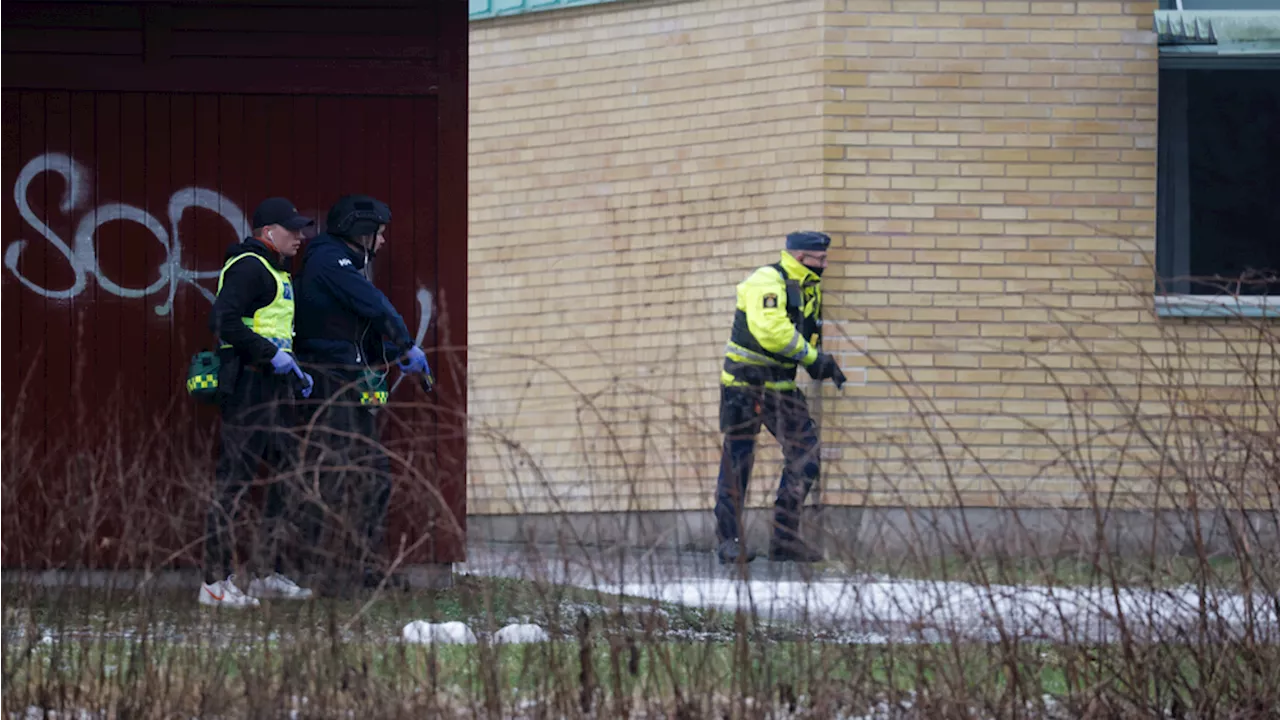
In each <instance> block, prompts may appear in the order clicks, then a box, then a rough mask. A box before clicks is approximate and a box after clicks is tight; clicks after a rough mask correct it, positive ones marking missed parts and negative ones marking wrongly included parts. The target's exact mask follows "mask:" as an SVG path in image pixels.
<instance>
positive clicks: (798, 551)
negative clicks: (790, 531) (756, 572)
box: [769, 537, 826, 563]
mask: <svg viewBox="0 0 1280 720" xmlns="http://www.w3.org/2000/svg"><path fill="white" fill-rule="evenodd" d="M825 559H826V558H825V557H824V556H823V554H822V551H821V550H818V549H817V548H813V547H809V545H808V544H807V543H805V542H803V541H801V540H783V539H781V538H777V537H775V538H774V539H773V542H771V543H769V560H771V561H772V562H796V563H817V562H822V561H823V560H825Z"/></svg>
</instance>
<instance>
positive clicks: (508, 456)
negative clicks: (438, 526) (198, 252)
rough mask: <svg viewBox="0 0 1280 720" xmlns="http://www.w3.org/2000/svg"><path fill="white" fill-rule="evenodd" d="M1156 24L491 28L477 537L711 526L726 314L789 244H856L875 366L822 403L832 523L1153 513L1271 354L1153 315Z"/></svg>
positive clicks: (811, 8)
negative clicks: (808, 233)
mask: <svg viewBox="0 0 1280 720" xmlns="http://www.w3.org/2000/svg"><path fill="white" fill-rule="evenodd" d="M1154 7H1155V5H1154V3H1121V2H1100V3H1088V2H1081V3H1074V2H1066V3H1040V2H949V1H945V0H897V1H893V0H849V1H848V2H847V3H846V2H843V1H842V0H812V1H802V0H688V1H686V2H646V1H645V0H635V1H634V2H623V3H613V4H606V5H602V6H598V7H594V8H586V9H583V10H579V11H562V12H552V13H544V14H535V15H531V16H527V17H522V18H516V19H509V20H497V21H484V22H477V23H473V24H472V33H471V93H472V94H471V98H472V99H471V103H472V104H471V148H470V149H471V168H470V172H471V190H470V195H471V203H470V222H471V226H470V238H471V250H470V256H469V259H470V282H471V288H472V292H471V297H470V309H469V312H470V318H469V322H470V333H471V338H470V340H471V344H472V355H471V366H470V368H469V372H470V377H471V382H472V389H471V401H470V402H471V404H470V411H471V415H472V428H473V435H472V442H471V460H470V463H471V475H470V478H469V481H470V491H469V492H470V500H469V502H470V506H469V509H470V512H472V513H476V514H486V513H509V512H543V511H548V510H556V509H562V510H570V511H582V510H620V509H672V508H691V509H692V508H698V509H701V508H707V507H709V505H710V501H711V492H712V488H713V485H714V479H715V461H716V459H717V457H718V443H719V436H718V434H717V433H716V411H717V387H716V378H717V372H718V367H719V363H720V360H721V355H720V353H721V350H722V348H723V343H724V340H725V337H726V334H727V326H728V323H729V321H730V319H731V313H732V308H733V286H734V284H735V283H737V282H738V281H739V280H740V279H741V278H742V277H743V276H744V275H745V274H746V273H747V272H749V271H750V270H751V269H752V268H753V267H755V266H757V265H759V264H763V263H767V262H772V261H774V260H775V259H776V255H777V252H778V248H779V247H780V243H781V237H782V236H783V235H784V234H785V233H786V232H788V231H790V230H793V229H796V228H800V227H812V228H817V229H824V230H827V231H828V232H830V233H832V235H833V237H834V238H835V244H834V249H833V251H832V260H833V265H834V267H833V268H832V269H831V270H829V271H828V273H827V276H826V278H827V279H826V285H827V291H828V301H827V303H828V305H827V307H828V311H827V315H828V320H829V321H831V322H829V324H828V331H827V336H828V342H829V343H830V346H831V347H832V349H835V350H839V351H843V352H844V354H843V355H842V357H843V358H844V359H845V363H846V365H847V366H849V367H854V368H858V370H855V371H854V372H851V375H852V376H853V378H854V380H855V382H854V383H853V384H852V385H851V386H849V387H846V389H845V390H844V392H843V393H835V392H834V391H832V390H830V389H827V390H824V391H822V392H820V393H818V394H817V395H816V396H815V397H814V398H813V400H814V405H815V410H816V412H818V414H819V415H820V417H821V421H822V424H823V426H824V444H825V446H826V450H825V455H826V457H827V460H826V464H825V466H824V467H825V470H824V481H823V486H824V493H825V494H824V500H825V501H826V502H830V503H839V504H848V503H854V504H859V503H864V502H869V503H878V504H887V505H901V504H904V503H909V504H936V503H948V504H954V503H957V502H963V503H965V504H969V505H987V506H991V505H1007V504H1051V505H1071V504H1077V503H1080V502H1082V501H1083V499H1082V490H1083V489H1084V488H1087V487H1089V486H1090V485H1091V483H1093V482H1094V481H1098V482H1100V483H1101V484H1102V485H1103V486H1105V487H1107V488H1115V489H1116V490H1118V492H1119V495H1118V496H1117V497H1118V500H1119V501H1120V502H1122V503H1123V502H1125V501H1126V500H1130V499H1136V500H1137V501H1139V502H1144V503H1148V502H1152V501H1153V499H1152V498H1151V497H1150V495H1149V493H1148V492H1147V491H1148V490H1149V489H1150V486H1149V483H1148V482H1147V481H1148V480H1149V479H1150V478H1151V477H1152V476H1153V475H1155V474H1158V473H1160V472H1163V471H1162V470H1161V467H1162V466H1161V465H1160V464H1159V463H1157V462H1155V460H1156V459H1157V458H1158V457H1159V456H1158V454H1156V453H1154V452H1153V451H1152V450H1151V449H1150V447H1149V445H1150V444H1151V441H1150V437H1151V435H1150V433H1155V434H1156V435H1159V434H1160V433H1162V432H1165V431H1166V430H1167V426H1168V425H1169V423H1167V422H1165V421H1164V420H1162V417H1164V416H1168V415H1169V414H1170V412H1171V409H1173V408H1175V407H1176V408H1177V409H1178V410H1179V411H1180V412H1186V411H1187V409H1188V408H1189V407H1190V406H1191V405H1194V404H1195V402H1192V401H1193V400H1197V399H1210V400H1214V401H1218V402H1222V403H1235V404H1236V405H1239V406H1241V407H1244V406H1247V405H1248V403H1249V402H1250V397H1249V396H1248V393H1244V392H1242V391H1237V390H1233V389H1231V388H1229V387H1228V383H1231V382H1237V381H1239V380H1240V379H1242V377H1243V374H1242V373H1241V372H1240V371H1239V368H1240V365H1241V362H1242V361H1241V360H1240V359H1239V357H1238V356H1236V355H1235V354H1233V352H1232V349H1233V348H1239V347H1243V346H1245V345H1247V344H1248V343H1249V342H1250V341H1251V338H1252V337H1256V333H1253V334H1252V335H1251V332H1250V330H1249V329H1248V328H1247V327H1245V326H1244V325H1243V324H1242V323H1239V322H1234V323H1233V322H1225V323H1224V322H1205V321H1181V320H1164V321H1161V320H1157V318H1155V316H1154V314H1153V312H1152V310H1151V298H1150V296H1149V291H1150V288H1151V287H1152V270H1151V266H1150V260H1151V257H1152V253H1154V248H1155V241H1154V219H1155V185H1156V176H1155V170H1156V167H1155V154H1156V151H1155V139H1156V87H1155V86H1156V77H1157V76H1156V47H1155V38H1154V35H1153V33H1152V32H1151V31H1150V25H1151V11H1152V10H1153V9H1154ZM1242 344H1244V345H1242ZM863 351H865V354H864V353H863ZM1272 360H1273V358H1270V356H1267V357H1264V358H1262V359H1260V360H1258V361H1257V362H1258V364H1259V365H1260V367H1262V369H1263V370H1264V371H1267V372H1270V370H1271V366H1270V365H1268V363H1270V362H1271V361H1272ZM863 368H865V370H862V369H863ZM1175 375H1177V377H1176V378H1175V377H1174V376H1175ZM1272 377H1274V376H1272ZM1175 379H1176V380H1180V381H1181V383H1180V384H1181V385H1182V387H1183V389H1182V390H1178V389H1177V387H1178V385H1179V383H1175V382H1173V380H1175ZM1188 387H1190V388H1191V389H1187V388H1188ZM1274 387H1275V383H1271V384H1270V385H1269V386H1267V387H1264V388H1262V389H1261V390H1258V391H1257V393H1260V395H1262V396H1266V397H1267V398H1268V399H1273V395H1274ZM1268 393H1270V394H1268ZM1197 394H1199V395H1197ZM1200 396H1203V397H1200ZM1171 397H1177V401H1176V402H1174V401H1171V400H1170V398H1171ZM1253 399H1255V400H1256V399H1257V396H1255V397H1254V398H1253ZM1135 403H1136V404H1135ZM1126 406H1127V407H1128V408H1129V409H1126ZM1133 408H1136V410H1134V409H1133ZM1135 412H1136V413H1137V414H1142V415H1148V416H1151V417H1149V418H1148V419H1146V420H1144V421H1143V423H1140V425H1141V427H1142V429H1143V430H1144V432H1147V433H1149V435H1148V436H1146V438H1144V436H1142V435H1141V434H1135V433H1134V432H1131V431H1126V430H1125V428H1126V427H1132V426H1133V423H1128V422H1127V419H1128V417H1129V416H1130V415H1133V414H1134V413H1135ZM1254 422H1258V421H1257V420H1256V419H1254ZM1201 426H1203V423H1200V424H1199V425H1192V426H1191V427H1192V428H1193V429H1195V428H1198V427H1201ZM1117 428H1119V429H1118V430H1117ZM1177 429H1180V430H1185V429H1187V426H1186V424H1182V425H1178V427H1177ZM762 439H763V440H764V442H763V446H764V447H765V448H767V450H766V452H764V453H763V454H762V456H761V457H760V459H759V460H758V462H757V466H756V472H755V476H754V481H753V496H754V500H755V502H757V503H767V502H770V501H771V495H770V493H771V492H772V490H773V488H774V487H775V486H776V476H777V467H778V455H777V452H776V451H775V450H774V447H773V445H774V443H772V441H771V440H769V439H768V438H767V435H764V436H762ZM1193 440H1194V438H1193V437H1190V436H1187V437H1186V439H1184V440H1183V441H1181V442H1185V443H1188V452H1187V453H1185V454H1184V453H1179V454H1178V455H1179V457H1182V462H1183V463H1185V462H1187V461H1188V458H1189V457H1190V456H1192V455H1195V452H1192V451H1191V449H1190V443H1191V442H1192V441H1193ZM1144 443H1146V444H1147V446H1148V447H1146V448H1145V449H1144V448H1143V447H1142V446H1143V445H1144ZM1157 444H1158V443H1157ZM1066 446H1080V447H1083V448H1086V450H1084V451H1081V452H1075V453H1073V452H1069V451H1064V450H1063V448H1064V447H1066ZM1120 447H1123V448H1124V449H1123V450H1119V449H1117V448H1120ZM1168 464H1169V463H1168V461H1167V459H1166V462H1165V463H1164V465H1163V466H1164V467H1167V466H1168ZM1082 480H1083V482H1082ZM1113 480H1118V481H1119V482H1112V481H1113Z"/></svg>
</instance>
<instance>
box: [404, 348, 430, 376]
mask: <svg viewBox="0 0 1280 720" xmlns="http://www.w3.org/2000/svg"><path fill="white" fill-rule="evenodd" d="M400 370H401V371H403V372H406V373H422V374H423V375H430V374H431V366H430V365H428V364H427V354H426V353H424V352H422V348H420V347H418V346H416V345H415V346H413V347H411V348H409V352H407V353H405V354H404V357H402V358H400Z"/></svg>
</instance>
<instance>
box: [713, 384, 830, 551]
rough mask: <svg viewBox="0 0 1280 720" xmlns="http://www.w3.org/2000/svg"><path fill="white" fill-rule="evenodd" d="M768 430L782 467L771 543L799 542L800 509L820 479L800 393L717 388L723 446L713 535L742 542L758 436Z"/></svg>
mask: <svg viewBox="0 0 1280 720" xmlns="http://www.w3.org/2000/svg"><path fill="white" fill-rule="evenodd" d="M761 425H763V426H765V427H766V428H768V429H769V432H770V433H772V434H773V436H774V437H775V438H777V440H778V443H779V444H781V445H782V454H783V458H784V462H783V465H782V477H781V479H780V480H779V481H778V497H777V500H776V502H775V503H774V518H773V519H774V527H773V539H774V542H775V543H789V542H793V541H796V540H798V536H797V533H798V530H799V527H800V507H801V506H802V505H803V504H804V499H805V496H807V495H808V494H809V490H810V488H812V487H813V484H814V482H815V481H817V479H818V472H819V470H820V463H819V458H818V432H817V428H816V426H815V425H814V422H813V418H812V417H810V415H809V405H808V402H807V401H806V400H805V397H804V393H802V392H800V391H799V390H788V391H775V390H766V389H764V388H762V387H721V388H720V431H721V432H722V433H724V446H723V448H722V450H721V454H720V476H719V479H718V481H717V483H716V507H715V516H716V536H717V538H718V539H719V540H721V541H723V540H732V539H740V538H741V537H742V507H743V502H744V499H745V496H746V494H747V483H748V481H749V480H750V479H751V469H752V467H753V466H754V465H755V451H756V436H757V435H758V434H759V433H760V426H761Z"/></svg>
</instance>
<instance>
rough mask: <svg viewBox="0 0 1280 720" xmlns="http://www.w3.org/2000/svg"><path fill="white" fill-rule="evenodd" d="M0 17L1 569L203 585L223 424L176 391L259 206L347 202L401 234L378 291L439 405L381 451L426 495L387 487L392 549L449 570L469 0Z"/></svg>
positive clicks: (132, 5) (459, 547)
mask: <svg viewBox="0 0 1280 720" xmlns="http://www.w3.org/2000/svg"><path fill="white" fill-rule="evenodd" d="M3 12H4V18H3V22H4V29H3V33H4V37H3V40H4V42H3V73H4V90H3V146H4V147H3V180H4V183H5V186H4V187H5V188H6V189H9V190H10V192H9V193H8V194H7V195H6V198H5V206H4V212H3V223H2V229H3V238H2V244H3V248H4V263H3V268H0V274H2V275H3V295H2V297H0V303H2V305H3V349H2V351H0V352H2V353H3V363H2V364H3V384H2V385H0V395H2V396H3V407H4V425H3V426H2V427H0V431H2V432H3V433H4V499H3V504H4V508H3V515H4V517H3V524H4V530H5V532H4V564H5V565H6V566H8V567H13V566H25V567H42V566H50V565H61V564H64V563H76V564H84V563H87V564H91V565H99V566H100V565H103V564H112V563H115V564H126V565H138V564H143V565H153V564H163V563H176V564H179V565H181V564H189V563H191V562H195V561H197V559H198V558H199V538H200V534H201V532H202V530H203V510H204V506H203V500H202V499H200V498H199V497H197V495H198V493H196V492H195V491H194V490H193V488H195V487H196V486H198V485H200V483H205V484H208V483H211V481H212V478H211V476H210V477H205V475H206V474H209V475H211V472H212V462H213V453H212V445H211V440H212V439H213V438H214V437H215V433H216V426H217V421H216V412H213V411H211V410H210V409H208V408H199V407H196V406H194V405H193V404H192V403H191V402H190V401H189V400H188V399H187V397H186V394H185V390H184V388H183V383H184V381H185V371H186V364H187V361H188V359H189V358H190V356H191V354H192V353H193V352H194V351H196V350H198V349H200V348H201V347H206V346H208V345H209V343H210V340H211V338H210V337H209V334H208V332H207V330H206V321H207V317H208V311H209V308H210V304H211V299H212V291H213V289H214V288H215V287H216V276H217V272H218V270H219V268H220V267H221V264H222V258H223V252H224V251H225V248H226V247H227V245H228V244H230V243H232V242H235V241H236V240H237V239H238V238H239V237H243V236H244V234H245V233H246V231H247V230H246V227H245V226H246V225H247V220H248V217H249V216H250V215H251V214H252V212H253V208H254V206H255V205H256V204H257V203H258V202H259V201H260V200H261V199H263V198H265V197H268V196H271V195H284V196H287V197H289V198H291V199H292V200H293V201H294V202H295V203H296V204H297V205H298V207H299V210H301V211H302V212H304V213H306V214H310V215H312V216H313V217H316V218H317V220H318V221H319V222H320V224H321V226H322V225H323V218H324V216H325V213H326V211H327V209H328V207H329V206H330V205H331V204H332V203H333V202H334V201H335V200H336V199H337V198H338V197H339V196H341V195H342V194H345V193H353V192H360V193H367V194H371V195H374V196H376V197H378V198H380V199H383V200H385V201H386V202H387V203H388V204H389V205H390V206H391V208H392V212H393V214H394V218H393V221H392V225H391V226H390V228H389V231H388V245H387V247H386V248H385V249H384V250H383V252H382V253H380V254H379V256H378V258H377V260H376V263H375V266H374V276H375V281H376V282H377V284H378V285H379V286H380V287H381V288H382V289H383V290H384V291H385V292H387V294H388V296H389V297H390V299H391V301H392V302H393V304H394V305H395V306H396V307H397V308H398V309H399V310H400V311H401V313H402V314H403V315H404V316H405V319H406V321H407V322H408V324H409V325H410V329H411V330H415V331H416V330H417V328H418V323H419V319H420V318H419V316H420V305H419V298H420V297H423V296H425V297H427V298H429V300H430V302H429V305H430V306H431V308H432V309H433V310H434V312H433V316H432V318H431V321H430V324H429V326H428V329H427V333H426V337H425V338H424V340H423V344H424V347H427V348H428V352H429V357H430V359H431V362H432V365H433V367H434V368H435V369H436V374H437V379H438V381H439V385H438V388H437V392H436V394H435V396H434V397H432V398H430V399H429V402H428V403H427V404H426V405H424V406H421V407H417V408H413V409H400V410H397V411H395V413H394V414H395V416H396V423H395V424H396V426H397V428H398V430H393V436H392V438H391V440H390V441H389V442H391V443H393V444H394V446H395V448H396V451H397V452H400V453H404V454H406V455H408V456H411V458H412V459H413V465H414V467H416V468H418V469H419V470H420V471H421V472H422V473H424V474H425V475H426V476H427V477H430V478H431V479H432V483H433V487H432V488H431V489H430V491H429V492H428V491H424V490H423V488H420V487H410V486H409V485H407V484H406V483H407V482H408V475H406V474H404V473H402V476H401V477H400V478H399V480H400V482H399V483H398V484H397V486H396V490H395V492H396V495H394V496H393V508H394V510H393V518H392V529H391V530H392V531H391V533H389V537H390V538H391V540H392V542H394V543H395V544H399V543H400V541H401V538H402V537H404V538H405V539H406V540H407V542H408V543H409V544H410V545H413V544H414V543H415V542H417V541H418V540H422V542H421V543H420V549H419V551H418V552H415V553H414V554H413V555H412V557H411V559H412V561H414V562H431V561H434V562H455V561H461V560H463V559H464V552H463V550H464V543H463V538H462V536H461V534H460V533H454V532H449V531H447V530H446V529H445V526H446V525H449V526H452V524H450V523H442V522H441V518H442V517H446V516H449V517H453V518H456V521H457V523H458V526H457V527H465V488H464V477H465V436H464V432H463V430H464V425H463V421H462V418H463V416H464V414H465V407H466V400H465V369H466V355H465V350H463V348H464V347H465V343H466V290H467V287H466V276H467V272H466V247H467V243H466V133H467V126H466V123H467V92H466V81H467V62H466V61H467V17H466V15H467V4H466V1H465V0H429V1H424V2H419V3H407V2H401V3H395V2H371V3H345V4H339V3H325V2H323V0H311V1H310V2H294V3H290V2H288V1H287V0H285V1H284V2H276V3H273V4H272V5H271V6H269V7H268V6H265V5H257V4H254V3H248V2H236V3H232V2H221V3H213V2H204V3H199V4H196V3H181V2H175V3H145V2H107V3H66V2H46V3H20V2H6V3H4V6H3ZM393 399H398V400H412V401H417V402H419V403H422V402H423V401H428V399H427V398H425V396H423V395H422V394H421V393H420V391H418V390H417V388H416V387H412V383H409V382H406V383H403V384H402V386H401V388H400V389H398V390H397V392H396V395H395V396H394V398H393ZM104 468H105V469H104ZM192 475H195V476H197V477H194V478H193V477H191V476H192ZM104 488H108V489H110V492H105V493H104V492H103V489H104ZM437 492H438V496H437V497H438V499H439V500H440V501H439V502H438V501H437V498H433V497H432V496H436V494H437ZM140 538H141V541H140ZM126 545H129V546H130V549H129V550H128V551H127V552H123V553H122V552H121V548H123V547H124V546H126ZM142 545H145V546H146V548H140V547H139V546H142ZM113 549H114V552H113Z"/></svg>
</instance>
